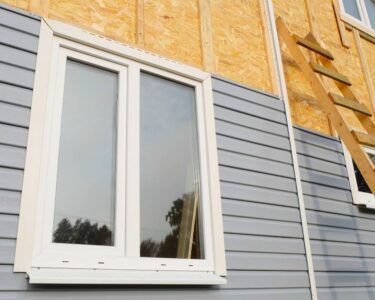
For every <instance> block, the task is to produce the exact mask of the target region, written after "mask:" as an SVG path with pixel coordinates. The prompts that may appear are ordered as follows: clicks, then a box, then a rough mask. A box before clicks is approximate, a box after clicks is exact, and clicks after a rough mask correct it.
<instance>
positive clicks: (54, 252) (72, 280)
mask: <svg viewBox="0 0 375 300" xmlns="http://www.w3.org/2000/svg"><path fill="white" fill-rule="evenodd" d="M67 57H71V58H74V59H75V60H79V61H82V62H86V63H89V64H93V65H97V66H100V67H103V68H105V69H108V70H113V71H115V72H117V73H118V74H119V82H126V83H127V85H121V84H119V97H118V125H119V126H118V130H119V131H118V134H117V135H118V139H117V152H118V153H125V154H124V155H118V156H117V166H118V167H117V168H116V172H117V177H116V180H117V183H118V184H117V187H118V188H117V189H116V196H117V197H116V198H117V199H139V166H138V162H139V124H138V122H137V121H139V101H138V100H139V85H140V71H141V70H142V71H146V72H149V73H152V74H155V75H157V76H162V77H164V78H167V79H171V80H174V81H177V82H181V83H185V84H188V85H190V86H192V87H194V88H195V93H196V105H197V119H198V139H199V155H200V163H201V174H200V176H201V181H202V182H201V195H202V200H203V201H202V203H201V207H202V214H203V232H204V234H203V244H204V246H203V248H204V259H170V258H150V257H139V245H140V235H139V213H140V212H139V203H136V202H135V201H128V200H126V201H118V200H116V201H117V202H116V205H117V208H116V218H115V220H116V228H125V229H124V230H125V232H124V233H125V236H121V234H120V233H121V231H120V230H116V231H115V238H116V246H115V247H103V246H88V245H67V244H56V243H52V241H51V232H52V228H53V209H54V200H53V201H51V199H54V194H55V184H56V180H55V177H54V176H56V170H57V161H58V148H59V147H58V144H59V138H60V134H59V132H60V125H61V124H60V123H61V122H60V120H61V113H62V102H63V88H64V78H65V77H64V76H65V63H66V61H67ZM121 125H122V126H121ZM120 136H121V138H119V137H120ZM129 141H131V142H129ZM27 149H28V151H27V155H26V166H25V174H24V184H23V193H22V199H21V208H20V220H19V226H18V235H17V246H16V257H15V265H14V271H15V272H27V274H28V275H29V277H30V283H65V284H77V283H82V284H93V283H95V284H223V283H225V282H226V279H225V276H226V263H225V248H224V233H223V223H222V212H221V196H220V187H219V171H218V158H217V146H216V135H215V123H214V111H213V98H212V85H211V76H210V74H208V73H206V72H203V71H201V70H198V69H196V68H193V67H189V66H186V65H183V64H180V63H177V62H174V61H171V60H168V59H166V58H163V57H160V56H157V55H154V54H151V53H148V52H146V51H142V50H139V49H135V48H133V47H131V46H127V45H123V44H121V43H118V42H115V41H111V40H108V39H105V38H102V37H99V36H96V35H93V34H91V33H88V32H86V31H84V30H81V29H78V28H76V27H73V26H70V25H67V24H64V23H61V22H58V21H52V20H48V19H43V20H42V25H41V34H40V40H39V49H38V57H37V66H36V74H35V84H34V94H33V109H32V112H31V120H30V129H29V139H28V146H27ZM120 166H122V167H120ZM127 172H131V174H132V176H126V174H127ZM51 174H55V175H52V176H51ZM120 183H121V184H120ZM124 183H125V184H124ZM125 186H126V188H125ZM128 241H132V242H131V243H129V242H128ZM103 249H105V250H103Z"/></svg>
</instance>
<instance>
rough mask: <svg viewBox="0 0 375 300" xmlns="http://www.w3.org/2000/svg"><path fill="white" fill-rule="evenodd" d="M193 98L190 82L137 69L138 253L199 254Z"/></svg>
mask: <svg viewBox="0 0 375 300" xmlns="http://www.w3.org/2000/svg"><path fill="white" fill-rule="evenodd" d="M195 101H196V100H195V89H194V88H193V87H190V86H187V85H184V84H181V83H177V82H174V81H171V80H167V79H164V78H161V77H158V76H154V75H151V74H147V73H141V102H140V111H141V113H140V120H141V123H140V188H141V191H140V194H141V215H140V217H141V220H140V221H141V228H140V230H141V245H140V252H141V256H143V257H167V258H197V259H201V258H203V245H202V236H201V235H202V234H201V232H202V230H201V229H200V228H201V224H200V223H201V222H200V200H201V195H200V172H199V170H200V167H199V154H198V131H197V115H196V104H195Z"/></svg>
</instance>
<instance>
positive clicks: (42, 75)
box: [14, 20, 53, 272]
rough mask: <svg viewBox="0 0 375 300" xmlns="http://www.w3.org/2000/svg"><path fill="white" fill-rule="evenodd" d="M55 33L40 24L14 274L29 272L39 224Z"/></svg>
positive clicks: (44, 23)
mask: <svg viewBox="0 0 375 300" xmlns="http://www.w3.org/2000/svg"><path fill="white" fill-rule="evenodd" d="M52 40H53V32H52V30H51V29H50V28H49V26H48V25H47V24H46V22H44V21H43V20H41V28H40V38H39V45H38V55H37V60H36V69H35V70H36V71H35V78H36V80H35V86H34V91H33V97H32V104H33V109H32V113H31V117H30V126H29V135H28V142H27V151H26V163H25V169H24V181H23V186H22V196H21V205H20V217H19V223H18V232H17V244H16V254H15V261H14V272H27V271H28V270H29V267H30V265H31V259H32V255H33V251H32V250H31V249H33V245H34V227H33V226H29V224H35V222H36V218H35V216H36V208H37V205H36V201H34V200H33V199H36V197H37V196H38V190H39V173H38V172H36V170H40V166H41V161H42V153H41V151H39V150H40V149H41V148H42V144H43V132H44V130H43V128H44V126H43V124H44V119H45V116H46V99H47V92H48V91H47V89H46V88H44V87H45V86H46V85H47V84H48V82H49V65H50V60H51V54H52V53H51V48H52Z"/></svg>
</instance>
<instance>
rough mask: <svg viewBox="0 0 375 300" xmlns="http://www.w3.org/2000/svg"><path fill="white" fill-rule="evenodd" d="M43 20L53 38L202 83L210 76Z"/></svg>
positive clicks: (135, 49)
mask: <svg viewBox="0 0 375 300" xmlns="http://www.w3.org/2000/svg"><path fill="white" fill-rule="evenodd" d="M43 20H44V21H45V22H46V23H47V24H48V26H49V27H50V28H51V29H52V31H53V33H54V35H55V36H59V37H62V38H65V39H67V40H71V41H75V42H79V43H80V44H85V45H88V46H91V47H93V48H96V49H100V50H104V51H106V52H107V53H113V54H115V55H118V56H121V57H124V58H128V59H131V60H133V61H138V62H141V63H144V64H147V65H149V66H153V67H157V68H159V69H164V70H166V71H169V72H172V73H175V74H178V75H183V76H185V77H189V78H191V79H194V80H199V81H203V80H204V79H206V78H208V77H210V76H211V75H210V74H209V73H207V72H204V71H202V70H200V69H198V68H194V67H191V66H188V65H185V64H182V63H179V62H176V61H174V60H171V59H167V58H165V57H163V56H160V55H157V54H154V53H151V52H148V51H146V50H141V49H139V48H136V47H133V46H129V45H126V44H122V43H120V42H118V41H115V40H111V39H108V38H105V37H101V36H99V35H96V34H94V33H92V32H88V31H85V30H83V29H81V28H78V27H75V26H72V25H69V24H66V23H62V22H60V21H55V20H51V19H47V18H43Z"/></svg>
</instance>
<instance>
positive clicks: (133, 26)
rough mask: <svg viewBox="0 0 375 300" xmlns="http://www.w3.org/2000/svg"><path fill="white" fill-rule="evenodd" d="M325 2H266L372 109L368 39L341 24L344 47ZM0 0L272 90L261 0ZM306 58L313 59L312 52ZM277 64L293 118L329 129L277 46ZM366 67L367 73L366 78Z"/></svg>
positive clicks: (373, 49) (374, 51) (374, 65)
mask: <svg viewBox="0 0 375 300" xmlns="http://www.w3.org/2000/svg"><path fill="white" fill-rule="evenodd" d="M332 1H336V2H337V1H338V0H292V1H284V0H272V3H273V6H274V11H275V15H276V16H281V17H283V18H284V20H285V21H286V23H287V25H288V27H289V28H290V30H291V31H292V32H293V33H295V34H298V35H300V36H305V35H306V34H307V33H308V32H310V31H312V32H313V33H314V34H315V35H316V37H317V38H318V39H319V40H320V42H321V43H322V44H323V46H324V47H326V48H327V49H328V50H330V51H331V52H332V53H333V55H334V56H335V64H336V65H337V68H338V70H339V71H340V72H341V73H343V74H344V75H346V76H348V77H349V79H350V80H351V81H352V83H353V87H352V88H353V90H354V93H355V95H356V96H357V97H358V99H359V100H360V101H362V102H363V103H365V104H366V105H367V106H368V107H369V108H370V109H372V110H374V108H375V99H374V95H375V88H374V86H375V76H374V74H375V59H374V57H375V44H374V37H372V39H371V38H364V36H359V38H358V40H356V38H355V35H356V34H359V31H358V30H357V29H354V30H348V29H344V35H345V38H346V40H347V41H348V44H349V48H346V47H344V46H343V45H342V43H341V39H340V33H339V29H338V26H337V22H336V17H335V13H334V9H333V6H332ZM0 2H4V3H7V4H10V5H13V6H16V7H19V8H22V9H25V10H28V11H30V12H34V13H37V14H38V15H41V16H43V17H48V18H51V19H55V20H61V21H63V22H67V23H71V24H74V25H76V26H79V27H82V28H85V29H87V30H89V31H92V32H95V33H98V34H100V35H102V36H106V37H109V38H111V39H114V40H117V41H120V42H124V43H126V44H132V45H136V46H137V47H139V48H143V49H146V50H148V51H151V52H155V53H158V54H161V55H163V56H165V57H168V58H171V59H174V60H177V61H181V62H183V63H186V64H190V65H194V66H196V67H198V68H202V69H205V70H206V71H208V72H211V73H214V74H218V75H219V76H225V77H227V78H229V79H231V80H234V81H237V82H241V83H244V84H247V85H249V86H252V87H255V88H258V89H261V90H264V91H266V92H270V93H273V94H278V93H279V91H278V89H277V86H276V84H275V81H276V75H275V70H274V61H273V57H272V52H271V51H270V47H271V46H270V44H271V43H270V40H271V37H270V32H269V28H268V26H267V18H266V13H265V0H247V1H243V0H233V1H228V0H185V1H180V0H173V1H170V0H121V1H118V0H116V1H115V0H91V1H81V0H77V1H73V0H0ZM284 50H285V49H284ZM361 52H362V54H363V55H361ZM310 57H311V58H312V59H314V55H313V56H310ZM283 63H284V69H285V75H286V79H287V83H288V94H289V101H290V107H291V114H292V119H293V122H294V123H295V124H297V125H300V126H303V127H306V128H310V129H313V130H317V131H320V132H322V133H326V134H334V131H333V130H332V128H331V126H330V124H329V121H328V119H327V117H326V116H325V114H323V113H322V112H321V111H320V110H319V109H318V107H317V100H316V99H315V95H314V93H313V91H312V90H311V88H310V86H309V84H308V81H307V80H306V79H305V78H304V76H303V74H301V71H300V70H299V69H298V67H296V65H295V62H294V60H293V58H292V57H291V56H290V55H289V54H288V52H287V51H283ZM364 65H365V66H366V68H365V67H364ZM365 69H367V70H365ZM366 73H368V74H369V76H368V77H369V79H368V80H367V81H366V80H365V74H366ZM325 84H326V85H327V86H328V88H329V89H330V90H331V91H336V89H335V87H334V86H333V85H332V84H331V82H330V80H325ZM371 94H372V95H373V99H372V100H371ZM343 113H344V114H345V115H346V117H347V118H348V119H349V123H350V125H351V126H352V127H353V128H358V129H361V125H360V124H359V123H358V121H357V120H356V119H355V118H354V117H353V114H352V113H351V112H347V111H345V110H343Z"/></svg>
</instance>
